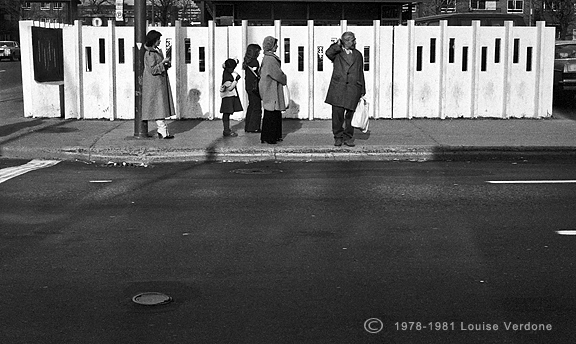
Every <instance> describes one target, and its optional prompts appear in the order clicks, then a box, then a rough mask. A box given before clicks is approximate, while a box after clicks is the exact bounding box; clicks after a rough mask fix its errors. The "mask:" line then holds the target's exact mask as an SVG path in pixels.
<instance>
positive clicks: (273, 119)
mask: <svg viewBox="0 0 576 344" xmlns="http://www.w3.org/2000/svg"><path fill="white" fill-rule="evenodd" d="M262 49H263V50H264V58H263V59H262V66H261V67H260V83H259V90H260V96H261V97H262V107H263V108H264V118H263V120H262V133H261V134H260V141H261V142H262V143H264V142H266V143H269V144H275V143H276V142H277V141H282V112H281V111H284V110H286V108H287V105H288V104H284V91H283V89H282V87H283V86H284V85H286V82H287V78H286V74H284V72H283V71H282V69H280V58H279V57H278V56H276V55H275V54H274V53H275V52H276V49H278V39H276V38H274V37H271V36H268V37H266V38H264V42H263V43H262Z"/></svg>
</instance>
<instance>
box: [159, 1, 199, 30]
mask: <svg viewBox="0 0 576 344" xmlns="http://www.w3.org/2000/svg"><path fill="white" fill-rule="evenodd" d="M149 1H150V4H151V5H152V12H153V17H152V21H153V22H159V23H160V24H161V25H162V26H166V25H168V24H174V21H176V20H178V19H179V18H178V13H186V10H188V9H189V8H191V7H194V6H195V3H194V1H193V0H149Z"/></svg>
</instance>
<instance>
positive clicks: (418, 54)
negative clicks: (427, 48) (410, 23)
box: [416, 46, 423, 72]
mask: <svg viewBox="0 0 576 344" xmlns="http://www.w3.org/2000/svg"><path fill="white" fill-rule="evenodd" d="M422 49H423V47H422V46H418V47H416V71H418V72H420V71H422Z"/></svg>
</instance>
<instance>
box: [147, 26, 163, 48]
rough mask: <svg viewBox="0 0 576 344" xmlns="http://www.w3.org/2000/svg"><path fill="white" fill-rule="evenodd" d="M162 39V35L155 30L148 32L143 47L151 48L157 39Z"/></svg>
mask: <svg viewBox="0 0 576 344" xmlns="http://www.w3.org/2000/svg"><path fill="white" fill-rule="evenodd" d="M160 37H162V34H161V33H160V32H158V31H156V30H150V31H148V33H147V34H146V43H144V45H145V46H147V47H151V46H153V45H154V43H155V42H156V41H157V40H158V38H160Z"/></svg>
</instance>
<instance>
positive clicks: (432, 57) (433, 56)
mask: <svg viewBox="0 0 576 344" xmlns="http://www.w3.org/2000/svg"><path fill="white" fill-rule="evenodd" d="M430 63H436V38H430Z"/></svg>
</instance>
